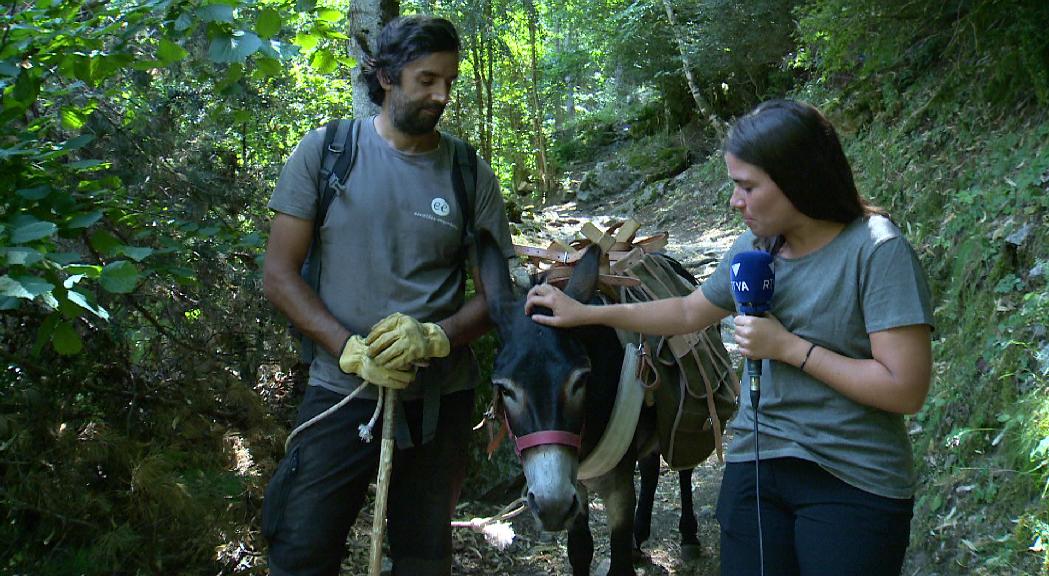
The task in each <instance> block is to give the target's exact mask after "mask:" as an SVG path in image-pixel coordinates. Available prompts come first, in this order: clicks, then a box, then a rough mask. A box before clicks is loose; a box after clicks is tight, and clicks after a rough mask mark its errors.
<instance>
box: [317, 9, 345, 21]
mask: <svg viewBox="0 0 1049 576" xmlns="http://www.w3.org/2000/svg"><path fill="white" fill-rule="evenodd" d="M317 18H320V19H321V20H324V21H325V22H339V21H340V20H342V19H343V15H342V12H340V11H339V10H336V9H334V8H321V9H320V10H318V11H317Z"/></svg>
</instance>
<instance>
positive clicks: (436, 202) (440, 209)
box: [430, 198, 452, 216]
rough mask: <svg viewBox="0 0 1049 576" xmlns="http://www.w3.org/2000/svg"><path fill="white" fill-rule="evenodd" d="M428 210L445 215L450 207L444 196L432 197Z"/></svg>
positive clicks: (450, 209) (449, 210)
mask: <svg viewBox="0 0 1049 576" xmlns="http://www.w3.org/2000/svg"><path fill="white" fill-rule="evenodd" d="M430 210H433V213H434V214H436V215H438V216H447V215H448V213H449V212H451V211H452V207H451V206H449V205H448V201H447V200H445V199H444V198H434V199H433V202H430Z"/></svg>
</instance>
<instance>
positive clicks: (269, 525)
mask: <svg viewBox="0 0 1049 576" xmlns="http://www.w3.org/2000/svg"><path fill="white" fill-rule="evenodd" d="M298 471H299V447H298V446H296V447H295V448H294V449H293V450H292V451H291V453H290V454H288V456H287V457H286V458H285V459H284V460H282V461H281V463H280V466H278V467H277V472H276V473H275V474H274V475H273V479H272V480H270V483H269V485H268V486H266V494H265V496H264V497H263V500H262V535H263V536H264V537H265V538H266V539H267V540H272V539H273V537H274V536H276V534H277V531H278V529H279V528H280V525H281V523H282V522H283V521H284V510H285V509H286V508H287V506H288V493H289V492H291V486H292V484H293V483H294V482H295V476H296V475H297V473H298Z"/></svg>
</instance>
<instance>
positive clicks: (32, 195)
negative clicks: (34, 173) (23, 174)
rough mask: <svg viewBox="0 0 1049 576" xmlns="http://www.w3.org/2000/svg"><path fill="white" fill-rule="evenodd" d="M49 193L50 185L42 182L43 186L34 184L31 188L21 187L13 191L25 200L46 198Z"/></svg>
mask: <svg viewBox="0 0 1049 576" xmlns="http://www.w3.org/2000/svg"><path fill="white" fill-rule="evenodd" d="M50 193H51V187H50V186H48V185H47V184H44V185H43V186H34V187H32V188H22V189H21V190H16V191H15V194H18V195H19V196H21V197H22V198H25V199H26V200H43V199H44V198H47V195H48V194H50Z"/></svg>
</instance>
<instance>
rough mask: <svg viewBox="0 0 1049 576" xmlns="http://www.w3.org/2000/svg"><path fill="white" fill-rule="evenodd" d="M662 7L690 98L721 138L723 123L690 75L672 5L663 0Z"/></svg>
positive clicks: (685, 50)
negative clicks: (664, 10) (679, 57)
mask: <svg viewBox="0 0 1049 576" xmlns="http://www.w3.org/2000/svg"><path fill="white" fill-rule="evenodd" d="M663 7H664V8H666V11H667V21H669V22H670V32H671V34H673V35H674V40H675V41H676V42H677V48H678V52H679V53H680V54H681V70H682V71H683V72H684V73H685V80H686V81H687V82H688V90H689V92H691V93H692V99H693V100H695V101H696V108H697V110H698V111H699V115H700V116H701V117H703V118H704V119H706V121H707V122H709V123H710V126H711V127H712V128H714V131H715V132H716V133H717V135H718V139H719V140H720V139H722V138H724V136H725V125H724V123H723V122H721V120H720V119H718V117H717V116H716V115H715V114H714V111H713V108H711V106H710V104H709V103H708V102H707V99H706V98H704V97H703V93H702V92H701V91H700V90H699V85H698V84H696V78H695V76H693V75H692V67H691V66H689V65H688V48H687V46H686V45H685V39H684V38H683V37H682V36H681V33H680V31H679V28H678V25H677V17H675V16H674V7H673V6H672V5H671V4H670V0H663Z"/></svg>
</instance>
